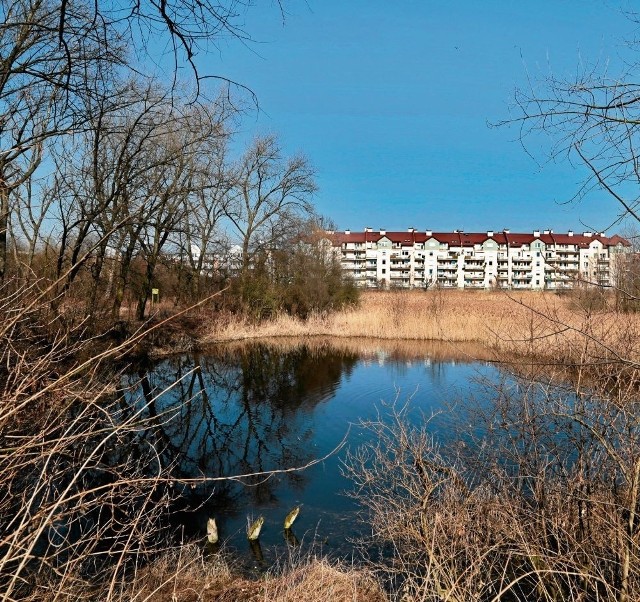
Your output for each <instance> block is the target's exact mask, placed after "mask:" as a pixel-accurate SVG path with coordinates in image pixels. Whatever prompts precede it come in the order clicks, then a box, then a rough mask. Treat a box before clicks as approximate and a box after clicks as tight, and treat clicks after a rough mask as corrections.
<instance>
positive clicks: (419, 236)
mask: <svg viewBox="0 0 640 602" xmlns="http://www.w3.org/2000/svg"><path fill="white" fill-rule="evenodd" d="M383 232H384V233H383ZM381 238H387V239H389V240H390V241H391V242H392V243H396V244H397V243H400V244H401V245H402V246H413V245H414V243H424V242H426V241H427V240H429V239H430V238H435V239H436V240H437V241H438V242H439V243H442V244H448V245H449V246H454V247H467V246H469V247H471V246H474V245H477V244H479V245H481V244H482V243H484V242H485V241H486V240H489V239H492V240H494V241H495V242H496V243H498V244H499V245H504V244H507V245H509V246H510V247H521V246H522V245H529V244H531V243H532V242H533V241H535V240H541V241H542V242H543V243H545V244H546V245H553V244H556V245H578V246H579V247H581V248H587V247H588V246H589V245H590V244H591V243H592V242H593V241H594V240H598V241H600V242H601V243H602V244H603V245H605V246H613V245H617V244H618V243H621V244H623V245H624V246H631V243H630V242H629V241H628V240H626V239H624V238H622V237H621V236H618V235H617V234H615V235H614V236H612V237H607V236H603V235H600V234H593V235H591V236H585V235H584V234H569V233H567V234H555V233H551V232H550V233H548V234H543V233H541V234H540V235H539V236H534V235H533V233H526V234H525V233H519V232H493V234H492V236H488V235H487V233H486V232H432V233H431V234H430V235H427V233H426V232H425V231H413V232H407V231H399V232H398V231H394V232H391V231H385V230H383V231H382V232H380V231H378V232H373V231H372V232H349V233H348V234H347V233H346V232H335V233H334V234H332V239H333V240H334V245H336V246H337V245H340V244H343V243H365V242H376V243H377V242H378V241H379V240H380V239H381Z"/></svg>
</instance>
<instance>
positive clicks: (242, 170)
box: [226, 136, 316, 274]
mask: <svg viewBox="0 0 640 602" xmlns="http://www.w3.org/2000/svg"><path fill="white" fill-rule="evenodd" d="M234 180H235V185H234V190H233V194H234V199H233V202H232V203H230V204H229V206H228V208H227V210H226V215H227V217H228V218H229V220H230V221H231V224H232V225H233V227H234V229H235V231H236V233H237V234H238V236H239V237H240V245H241V249H242V251H241V253H242V260H241V271H242V274H246V273H247V270H248V269H249V266H250V265H251V261H252V259H253V258H254V257H255V255H256V254H257V253H259V252H261V251H264V250H265V249H268V248H269V247H270V246H272V245H274V244H276V243H277V241H278V240H279V238H281V237H282V235H283V234H284V233H285V232H286V230H287V228H286V218H287V217H290V216H295V215H297V214H302V215H304V214H307V213H310V212H311V204H310V198H311V195H313V193H314V192H315V191H316V185H315V181H314V171H313V168H312V167H311V166H310V165H309V162H308V161H307V159H306V158H305V157H302V156H297V157H292V158H290V159H287V160H284V159H283V157H282V151H281V150H280V147H279V145H278V142H277V140H276V139H275V137H274V136H267V137H264V138H257V139H256V140H255V141H254V142H253V144H252V145H251V146H250V147H249V149H248V150H247V151H246V153H245V155H244V157H243V158H242V159H241V161H240V162H239V164H238V166H237V170H236V175H235V177H234Z"/></svg>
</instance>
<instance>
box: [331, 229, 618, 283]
mask: <svg viewBox="0 0 640 602" xmlns="http://www.w3.org/2000/svg"><path fill="white" fill-rule="evenodd" d="M329 239H330V240H331V244H332V246H333V248H334V251H335V252H336V253H337V254H339V255H340V260H341V263H342V268H343V269H344V271H345V272H347V273H348V274H350V275H351V276H352V277H353V279H354V281H355V282H356V283H357V284H358V286H362V287H371V288H375V287H389V286H396V287H403V288H431V287H434V286H440V287H443V288H493V287H502V288H512V289H555V290H558V289H566V288H572V287H573V286H575V285H576V284H577V283H583V284H585V285H590V284H591V285H605V286H611V285H613V284H614V283H615V280H616V269H617V267H619V266H621V265H622V264H623V262H622V261H620V258H621V257H622V256H623V254H626V253H629V252H630V251H631V245H630V243H629V242H628V241H627V240H625V239H624V238H621V237H620V236H617V235H616V236H612V237H607V236H604V235H603V234H602V233H594V232H584V233H582V234H578V233H574V232H572V231H569V232H567V233H565V234H556V233H554V232H553V230H544V231H538V230H534V231H533V232H532V233H530V234H525V233H515V232H514V233H512V232H510V231H509V230H503V231H502V232H494V231H491V230H489V231H487V232H482V233H477V232H473V233H472V232H463V231H460V230H454V231H453V232H432V231H430V230H425V231H418V230H416V229H414V228H409V229H408V230H406V231H404V232H388V231H386V230H379V231H377V232H375V231H373V230H372V229H371V228H365V230H364V231H362V232H351V231H350V230H346V231H344V232H331V233H329Z"/></svg>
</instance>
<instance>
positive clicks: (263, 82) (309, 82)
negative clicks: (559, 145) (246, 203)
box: [198, 0, 634, 232]
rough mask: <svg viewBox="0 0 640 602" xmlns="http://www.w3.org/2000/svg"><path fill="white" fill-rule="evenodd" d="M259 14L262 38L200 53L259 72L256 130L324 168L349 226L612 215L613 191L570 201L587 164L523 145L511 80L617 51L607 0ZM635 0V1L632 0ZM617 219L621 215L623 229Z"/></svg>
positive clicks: (520, 226) (257, 34) (516, 226)
mask: <svg viewBox="0 0 640 602" xmlns="http://www.w3.org/2000/svg"><path fill="white" fill-rule="evenodd" d="M284 6H285V9H286V11H287V14H286V18H285V22H284V25H283V22H282V18H281V15H280V13H279V11H278V8H277V4H276V2H270V1H266V2H262V3H260V4H258V5H257V6H254V7H252V8H251V9H250V10H249V12H248V13H247V15H246V29H247V31H248V32H250V33H251V35H252V36H253V38H254V39H255V40H256V41H255V42H253V43H250V44H247V45H242V44H239V43H237V42H234V41H229V42H228V43H224V42H223V43H222V44H221V45H220V47H219V51H218V52H210V53H208V54H206V55H205V54H201V55H200V56H199V57H198V64H199V67H200V68H201V69H202V70H204V71H207V72H210V73H216V74H221V75H224V76H227V77H229V78H230V79H233V80H235V81H237V82H240V83H242V84H244V85H246V86H248V87H250V88H251V89H252V90H253V91H254V92H255V94H256V95H257V97H258V100H259V103H260V111H259V112H258V113H257V114H256V113H253V114H250V115H248V116H246V117H245V118H244V120H243V122H242V129H243V130H244V134H245V135H246V136H252V135H254V134H257V133H276V134H278V136H279V137H280V140H281V141H282V144H283V147H284V148H285V151H286V152H287V153H289V154H293V153H295V152H298V151H300V152H303V153H304V154H305V155H307V156H308V157H309V159H310V161H311V162H312V164H313V165H314V166H315V167H316V170H317V174H318V178H317V181H318V185H319V192H318V194H317V196H316V198H315V204H316V206H317V208H318V211H319V212H320V213H322V214H324V215H326V216H328V217H330V218H332V219H333V220H334V221H335V222H336V223H337V224H338V226H339V227H340V228H341V229H342V228H351V229H352V230H359V229H362V228H364V227H365V226H371V227H373V228H376V229H377V228H379V227H384V228H387V229H389V230H391V229H404V228H407V227H409V226H412V227H415V228H418V229H420V230H423V229H432V230H450V229H453V228H464V229H465V230H467V231H474V230H478V231H482V230H486V229H501V228H511V229H512V231H516V230H522V231H529V230H533V229H538V228H540V229H544V228H553V229H554V230H555V231H558V232H559V231H566V230H567V229H574V230H581V229H592V230H600V229H603V228H605V227H607V226H608V225H609V224H610V223H611V222H613V221H614V220H615V217H616V215H617V212H618V207H617V206H616V205H615V203H614V202H613V201H612V200H611V199H609V198H608V197H607V196H606V195H605V194H604V193H593V194H591V195H590V196H589V197H588V198H587V199H585V200H583V201H581V202H580V203H571V204H566V202H567V201H569V200H570V199H571V198H572V197H573V195H574V194H575V193H576V192H577V190H578V188H579V186H580V183H581V182H582V181H583V180H584V178H585V176H586V173H585V171H583V170H582V169H577V168H574V167H572V166H571V165H569V164H568V163H566V162H563V163H553V162H548V161H546V153H545V151H546V150H548V141H547V140H543V139H540V140H534V141H532V142H533V144H534V148H535V147H536V146H537V147H538V150H539V152H537V153H536V157H537V159H538V161H534V160H533V159H532V158H531V157H529V156H527V154H526V153H525V152H524V151H523V150H522V147H521V145H520V143H519V142H518V140H517V138H518V130H517V128H491V127H488V123H492V122H498V121H500V120H504V119H506V118H508V117H509V111H510V105H511V104H512V101H513V91H514V89H515V87H516V86H525V85H526V82H527V76H528V75H529V76H531V77H533V78H534V79H535V78H540V77H544V76H546V75H548V74H550V73H553V74H554V75H556V76H564V75H569V76H570V75H571V74H575V73H576V69H577V65H578V64H579V63H580V62H582V64H591V63H598V64H600V65H601V66H604V65H605V64H607V63H610V64H612V65H613V66H614V69H615V65H617V64H619V63H620V61H621V60H622V58H623V56H624V53H625V48H624V38H625V37H626V38H628V37H629V36H630V35H631V34H632V33H633V32H634V26H633V24H632V23H631V22H630V21H629V20H627V19H626V18H625V17H624V15H623V14H622V11H621V5H620V4H619V3H615V2H612V1H607V0H536V1H535V2H534V1H531V0H530V1H522V0H521V1H507V0H501V1H499V0H482V1H479V0H458V1H456V0H451V1H449V2H443V1H440V2H434V1H432V0H423V1H418V0H415V1H414V0H401V1H398V2H389V1H388V0H387V1H382V0H351V1H347V0H342V1H340V0H308V1H307V2H303V1H301V0H286V2H285V4H284ZM623 6H624V5H623ZM617 229H618V230H619V229H620V228H617Z"/></svg>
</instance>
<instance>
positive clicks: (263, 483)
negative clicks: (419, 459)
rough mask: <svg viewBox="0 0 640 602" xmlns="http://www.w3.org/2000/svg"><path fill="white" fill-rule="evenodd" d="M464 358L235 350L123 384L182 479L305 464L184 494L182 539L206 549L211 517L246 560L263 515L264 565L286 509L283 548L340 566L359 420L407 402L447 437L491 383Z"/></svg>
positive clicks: (367, 346) (312, 347) (380, 348)
mask: <svg viewBox="0 0 640 602" xmlns="http://www.w3.org/2000/svg"><path fill="white" fill-rule="evenodd" d="M463 351H464V350H451V349H447V348H444V347H442V346H441V345H440V346H434V345H431V346H429V345H425V344H422V345H419V344H417V343H416V344H405V347H404V348H398V347H397V346H396V347H394V346H391V347H389V346H386V347H385V346H384V345H382V344H381V343H379V342H378V343H376V342H372V341H361V342H358V343H357V344H354V343H351V344H349V345H345V344H343V345H342V346H340V347H337V346H335V345H331V344H328V343H322V342H320V343H318V342H314V343H313V344H311V343H309V344H302V343H299V344H296V345H289V346H283V345H272V344H265V343H260V344H253V345H232V346H220V347H216V348H214V349H211V350H210V351H209V352H208V353H206V354H199V355H180V356H175V357H171V358H168V359H164V360H162V361H160V362H158V363H157V364H155V365H153V366H151V367H148V368H147V369H141V370H140V371H139V372H137V373H136V374H130V375H129V376H128V377H127V379H128V381H129V384H130V385H131V386H132V387H133V390H134V391H136V394H137V395H138V397H139V399H140V401H139V403H145V402H146V403H148V407H149V412H150V413H151V414H152V415H153V416H154V417H155V419H156V420H157V421H159V422H160V423H161V424H162V428H161V433H162V434H161V441H159V440H158V438H157V437H158V435H157V433H156V435H155V437H156V440H155V444H156V446H157V447H158V449H161V453H162V457H163V462H164V463H165V465H166V464H167V463H169V462H170V463H173V465H174V466H175V471H174V472H175V474H176V475H177V476H178V477H180V478H200V477H203V476H205V477H220V476H224V477H229V476H235V475H251V474H254V473H265V472H268V471H272V470H283V469H291V468H296V467H302V466H305V465H308V464H310V463H312V465H311V466H309V467H308V468H306V469H304V470H301V471H298V470H292V471H290V472H280V473H276V474H273V475H271V476H268V475H265V474H258V475H255V476H250V477H247V478H244V479H242V480H223V481H218V482H214V483H209V484H206V485H202V484H194V485H193V487H188V488H185V490H184V492H183V495H182V502H183V503H184V506H183V507H182V508H181V509H179V511H178V512H177V513H176V515H175V518H174V520H175V521H176V523H177V524H179V526H180V528H181V530H182V533H183V536H184V537H185V538H202V539H204V537H205V535H206V523H207V519H208V518H209V517H215V518H216V521H217V524H218V526H219V530H220V538H221V541H222V542H224V545H225V547H226V548H227V549H231V550H235V551H236V552H237V553H238V554H239V555H240V556H242V555H245V557H246V558H249V555H248V550H249V543H248V541H247V539H246V525H247V520H248V517H251V518H257V517H258V516H264V518H265V522H264V527H263V530H262V535H261V537H260V542H261V550H258V551H257V555H256V556H255V557H257V558H258V559H259V560H261V559H262V558H264V559H265V560H264V561H265V562H267V563H268V562H270V561H272V560H273V558H274V557H275V556H277V555H278V554H279V553H281V552H282V549H286V544H285V538H284V534H283V526H282V525H283V519H284V517H285V516H286V514H287V513H288V512H289V510H291V509H292V508H293V507H295V506H301V511H300V514H299V517H298V519H297V521H296V522H295V524H294V526H293V533H294V534H295V535H293V537H291V535H290V536H289V539H288V543H289V544H291V543H297V542H300V541H301V542H302V543H303V544H304V543H309V544H311V543H314V545H321V546H322V547H323V549H324V550H325V551H327V552H329V553H335V554H338V555H341V556H345V555H349V554H350V553H351V552H352V550H353V546H352V544H351V541H352V538H354V537H357V536H358V534H359V533H360V529H362V525H361V524H360V523H359V521H358V520H357V512H358V508H357V506H356V503H355V502H354V501H353V500H352V499H351V498H349V497H347V496H346V495H345V491H347V490H349V489H350V488H351V483H350V481H349V480H347V479H346V478H345V477H344V476H343V475H342V472H341V463H342V462H343V461H344V457H345V453H346V450H347V449H349V448H350V449H355V448H356V447H357V446H359V445H361V444H362V443H363V442H365V441H366V440H367V438H368V437H370V436H371V435H370V434H369V431H366V430H365V429H363V428H362V427H361V426H360V422H361V421H363V420H365V421H366V420H374V419H376V418H377V417H378V416H382V417H384V415H385V414H386V413H387V412H388V410H389V405H390V404H393V403H394V402H395V403H396V404H404V403H407V402H408V403H409V404H410V406H409V411H408V415H409V418H410V420H411V421H412V422H414V423H416V424H418V423H421V422H423V421H425V420H427V419H429V418H432V419H431V422H430V428H431V429H432V431H433V433H434V436H436V437H437V438H438V439H439V440H441V441H444V442H446V440H447V439H451V438H454V437H456V436H457V434H456V433H457V432H458V428H457V425H459V423H460V422H461V421H465V420H470V419H469V418H467V417H466V413H465V411H463V410H464V408H465V407H466V404H464V405H463V404H461V401H462V400H465V401H466V400H469V399H470V398H474V399H478V400H480V401H481V400H482V399H483V396H486V395H487V392H486V388H485V384H484V382H485V381H487V380H489V381H495V380H496V379H498V377H499V376H498V368H496V367H495V366H494V365H493V364H491V363H487V362H486V361H483V360H480V359H476V358H478V357H479V356H482V353H481V352H478V350H471V351H469V350H466V352H463ZM467 430H468V429H467ZM342 443H344V445H342V447H341V444H342ZM337 448H339V449H337ZM334 450H337V451H334ZM314 462H315V463H314ZM293 538H295V540H294V539H293ZM253 551H254V553H255V552H256V550H255V549H254V550H253ZM251 562H255V560H254V557H251Z"/></svg>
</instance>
